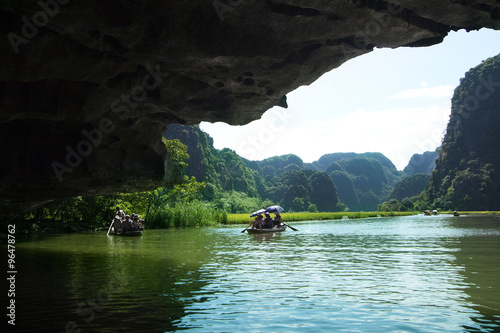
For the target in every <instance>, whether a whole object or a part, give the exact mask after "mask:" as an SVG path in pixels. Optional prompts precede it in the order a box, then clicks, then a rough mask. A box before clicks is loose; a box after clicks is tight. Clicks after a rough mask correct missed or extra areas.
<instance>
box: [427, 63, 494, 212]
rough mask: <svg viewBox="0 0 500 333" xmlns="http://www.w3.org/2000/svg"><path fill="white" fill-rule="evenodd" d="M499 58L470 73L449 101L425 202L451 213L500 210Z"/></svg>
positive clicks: (473, 69) (479, 66)
mask: <svg viewBox="0 0 500 333" xmlns="http://www.w3.org/2000/svg"><path fill="white" fill-rule="evenodd" d="M499 128H500V55H497V56H495V57H492V58H490V59H487V60H485V61H483V62H482V63H481V64H480V65H478V66H477V67H474V68H472V69H470V70H469V71H468V72H467V73H466V74H465V77H464V78H462V79H461V80H460V85H459V86H458V87H457V88H456V89H455V92H454V94H453V98H452V110H451V116H450V122H449V124H448V127H447V129H446V135H445V138H444V140H443V144H442V149H441V153H440V155H439V158H438V159H437V160H436V169H435V170H434V172H433V173H432V178H431V181H430V185H429V188H428V189H427V191H426V192H425V193H424V196H423V199H424V201H425V202H426V203H428V204H429V205H432V206H433V207H439V208H443V209H452V210H499V209H500V170H499V168H500V131H499Z"/></svg>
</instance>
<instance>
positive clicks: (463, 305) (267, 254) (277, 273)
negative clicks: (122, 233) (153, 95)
mask: <svg viewBox="0 0 500 333" xmlns="http://www.w3.org/2000/svg"><path fill="white" fill-rule="evenodd" d="M297 228H298V229H299V230H300V231H299V232H292V231H290V230H287V231H286V232H284V233H276V234H269V235H248V234H246V233H241V228H219V229H210V228H201V229H190V230H167V231H147V232H145V234H144V236H143V237H137V238H134V237H131V238H128V237H106V236H105V235H101V234H87V235H64V236H58V237H49V238H43V239H40V240H37V241H32V242H26V243H20V244H18V247H17V249H16V251H17V258H18V259H19V263H18V267H19V274H18V281H17V288H18V290H16V299H17V301H18V304H19V306H18V317H17V323H18V325H16V331H19V332H35V331H37V332H64V331H77V330H78V329H81V330H82V332H131V331H138V332H164V331H168V332H172V331H178V330H191V331H194V332H278V331H282V332H311V331H314V332H321V331H325V332H332V331H336V332H342V331H358V332H388V331H399V332H463V331H464V330H465V331H470V332H478V331H482V332H494V331H495V330H497V331H498V330H499V327H500V323H499V318H500V317H499V314H500V310H499V308H500V294H499V293H500V286H499V285H498V282H497V280H498V276H499V275H500V265H499V263H500V262H499V260H500V226H499V224H498V221H494V220H492V219H483V220H475V219H473V218H462V217H460V218H455V219H454V218H453V217H446V216H433V217H423V216H417V217H408V218H393V219H390V218H389V219H382V218H380V219H376V218H375V219H367V220H342V221H335V222H318V223H306V224H297ZM17 291H18V293H17Z"/></svg>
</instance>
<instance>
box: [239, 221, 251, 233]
mask: <svg viewBox="0 0 500 333" xmlns="http://www.w3.org/2000/svg"><path fill="white" fill-rule="evenodd" d="M252 224H253V222H252V223H250V224H249V225H248V227H249V226H251V225H252ZM248 227H246V228H245V230H243V231H242V233H244V232H245V231H247V229H248Z"/></svg>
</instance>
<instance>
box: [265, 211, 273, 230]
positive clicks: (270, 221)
mask: <svg viewBox="0 0 500 333" xmlns="http://www.w3.org/2000/svg"><path fill="white" fill-rule="evenodd" d="M264 214H265V215H266V218H265V219H264V228H265V229H271V228H272V227H273V219H272V218H271V215H269V213H268V212H265V213H264Z"/></svg>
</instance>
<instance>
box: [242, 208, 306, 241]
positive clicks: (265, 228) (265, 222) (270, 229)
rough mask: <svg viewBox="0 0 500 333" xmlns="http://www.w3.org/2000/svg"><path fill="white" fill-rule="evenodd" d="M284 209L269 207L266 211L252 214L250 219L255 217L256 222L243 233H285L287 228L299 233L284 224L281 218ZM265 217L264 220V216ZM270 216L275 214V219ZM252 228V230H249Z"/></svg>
mask: <svg viewBox="0 0 500 333" xmlns="http://www.w3.org/2000/svg"><path fill="white" fill-rule="evenodd" d="M283 211H284V209H283V208H282V207H281V206H269V207H267V208H266V209H260V210H257V211H255V212H253V213H252V214H250V217H255V220H254V221H253V222H252V223H250V225H249V226H248V227H246V228H245V229H244V230H243V231H242V232H245V231H246V232H248V233H249V234H254V235H255V234H269V233H274V232H283V231H285V230H286V228H287V227H289V228H290V229H292V230H293V231H298V230H297V229H295V228H293V227H291V226H289V225H288V224H286V223H283V220H282V218H281V213H282V212H283ZM263 214H264V215H265V216H266V218H265V219H264V218H263V216H262V215H263ZM270 214H275V217H274V219H272V218H271V216H270ZM250 227H252V228H251V229H249V228H250Z"/></svg>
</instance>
